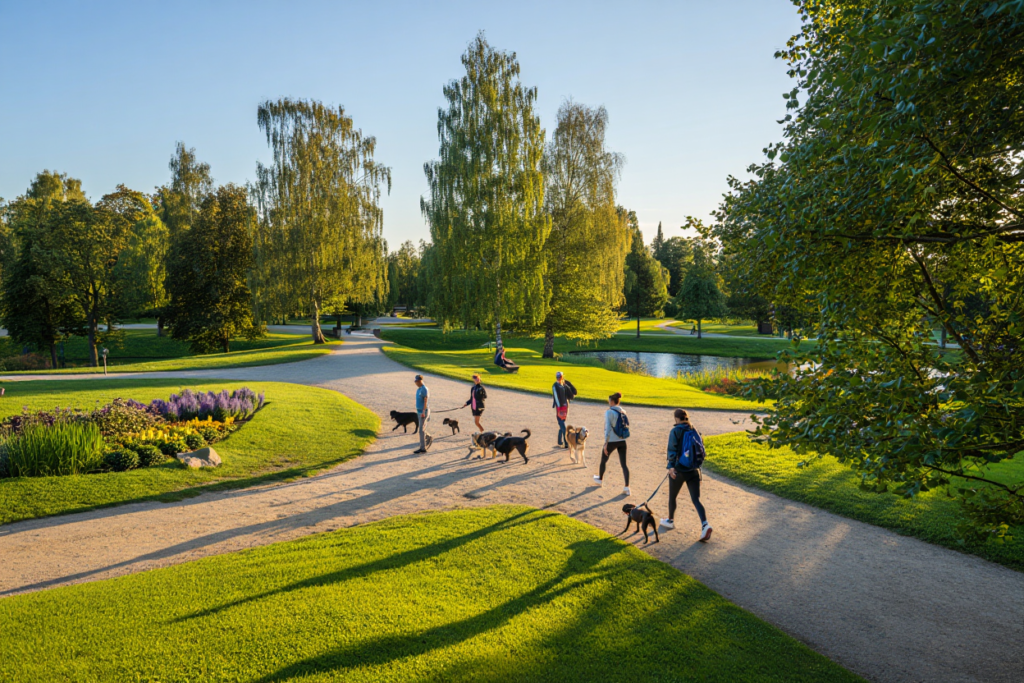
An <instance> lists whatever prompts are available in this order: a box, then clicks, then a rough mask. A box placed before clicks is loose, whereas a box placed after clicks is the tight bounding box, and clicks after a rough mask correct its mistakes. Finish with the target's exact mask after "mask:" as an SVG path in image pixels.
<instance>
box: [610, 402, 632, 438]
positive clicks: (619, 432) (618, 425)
mask: <svg viewBox="0 0 1024 683" xmlns="http://www.w3.org/2000/svg"><path fill="white" fill-rule="evenodd" d="M615 412H616V413H618V414H619V415H618V417H616V418H615V425H614V426H613V427H612V431H613V432H615V436H617V437H619V438H620V439H628V438H629V418H628V417H626V413H624V412H622V408H619V409H618V410H616V411H615Z"/></svg>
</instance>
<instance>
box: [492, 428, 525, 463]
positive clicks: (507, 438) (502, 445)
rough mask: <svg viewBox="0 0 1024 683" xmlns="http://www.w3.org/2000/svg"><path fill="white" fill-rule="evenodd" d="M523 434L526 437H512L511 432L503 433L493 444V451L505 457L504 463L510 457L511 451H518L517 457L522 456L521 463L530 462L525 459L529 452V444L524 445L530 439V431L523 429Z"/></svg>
mask: <svg viewBox="0 0 1024 683" xmlns="http://www.w3.org/2000/svg"><path fill="white" fill-rule="evenodd" d="M523 434H526V436H512V432H505V434H504V435H503V436H500V437H498V439H497V440H496V441H495V442H494V446H493V448H494V450H496V451H497V452H498V453H501V454H502V455H504V456H505V462H508V457H509V456H510V455H512V451H513V450H516V451H519V455H521V456H523V462H525V463H529V462H530V459H529V458H527V457H526V454H527V453H529V452H530V444H528V443H526V440H527V439H529V438H530V430H529V429H524V430H523Z"/></svg>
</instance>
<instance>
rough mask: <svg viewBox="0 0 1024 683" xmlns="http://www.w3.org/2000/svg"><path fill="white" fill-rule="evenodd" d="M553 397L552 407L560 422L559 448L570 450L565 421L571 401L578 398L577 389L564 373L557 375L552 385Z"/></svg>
mask: <svg viewBox="0 0 1024 683" xmlns="http://www.w3.org/2000/svg"><path fill="white" fill-rule="evenodd" d="M551 396H552V397H553V398H554V402H553V403H552V407H553V408H554V409H555V419H556V420H558V448H568V447H569V440H568V439H566V438H565V419H566V418H567V417H569V401H571V400H573V399H574V398H576V387H574V386H573V385H572V382H570V381H569V380H567V379H566V378H565V375H563V374H562V371H561V370H559V371H558V372H556V373H555V383H554V384H552V385H551Z"/></svg>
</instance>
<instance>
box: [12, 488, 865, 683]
mask: <svg viewBox="0 0 1024 683" xmlns="http://www.w3.org/2000/svg"><path fill="white" fill-rule="evenodd" d="M298 678H301V679H302V680H304V681H336V680H345V681H353V682H354V681H375V682H376V681H395V682H403V683H404V682H405V681H435V680H436V681H442V680H443V681H477V682H479V681H484V682H487V681H492V682H494V683H497V682H499V681H502V682H503V681H537V682H543V681H552V682H555V683H570V682H574V681H580V682H586V683H589V682H590V681H598V680H600V681H654V680H658V681H690V680H699V681H720V682H722V683H733V682H736V681H758V682H760V681H808V682H811V681H857V680H860V679H859V678H857V677H856V676H854V675H853V674H851V673H850V672H848V671H846V670H845V669H843V668H842V667H840V666H838V665H837V664H834V663H832V662H830V661H829V660H828V659H826V658H825V657H823V656H821V655H818V654H816V653H815V652H813V651H811V650H810V649H809V648H808V647H806V646H805V645H803V644H801V643H800V642H798V641H797V640H795V639H793V638H791V637H789V636H787V635H786V634H785V633H783V632H782V631H780V630H779V629H777V628H775V627H773V626H771V625H769V624H767V623H766V622H764V621H762V620H760V619H758V618H757V617H755V616H754V615H752V614H750V613H749V612H747V611H745V610H742V609H740V608H739V607H737V606H735V605H733V604H731V603H730V602H728V601H727V600H725V599H724V598H722V597H721V596H720V595H718V594H716V593H714V592H713V591H711V590H709V589H708V588H706V587H705V586H704V585H703V584H701V583H699V582H697V581H695V580H694V579H692V578H690V577H688V576H686V575H684V574H682V573H680V572H679V571H677V570H675V569H673V568H672V567H670V566H668V565H667V564H664V563H662V562H659V561H657V560H655V559H653V558H651V557H650V556H648V555H646V554H645V553H643V552H641V551H640V550H637V549H636V548H634V547H632V546H630V545H628V544H626V543H623V542H621V541H619V540H617V539H615V538H612V537H611V536H609V535H608V534H606V533H604V532H602V531H599V530H597V529H594V528H593V527H590V526H587V525H586V524H583V523H581V522H578V521H575V520H572V519H569V518H567V517H564V516H562V515H558V514H555V513H551V512H542V511H537V510H532V509H530V508H523V507H492V508H477V509H471V510H458V511H453V512H446V513H438V514H427V515H415V516H404V517H394V518H392V519H388V520H384V521H382V522H377V523H374V524H368V525H365V526H358V527H353V528H349V529H344V530H340V531H335V532H331V533H327V534H321V535H317V536H311V537H308V538H304V539H301V540H297V541H290V542H286V543H277V544H274V545H270V546H265V547H262V548H255V549H252V550H248V551H245V552H240V553H232V554H228V555H220V556H216V557H209V558H205V559H202V560H199V561H196V562H189V563H186V564H181V565H177V566H173V567H168V568H164V569H157V570H154V571H148V572H142V573H139V574H134V575H131V576H126V577H122V578H117V579H111V580H108V581H100V582H95V583H87V584H82V585H76V586H68V587H62V588H54V589H51V590H47V591H42V592H38V593H32V594H28V595H21V596H14V597H10V598H6V599H4V600H0V679H2V680H11V681H29V680H32V681H65V680H74V681H92V682H97V683H100V682H106V681H111V682H113V681H127V680H133V681H134V680H145V681H168V682H169V681H190V680H203V681H243V680H244V681H259V682H264V683H268V682H270V681H285V680H296V679H298Z"/></svg>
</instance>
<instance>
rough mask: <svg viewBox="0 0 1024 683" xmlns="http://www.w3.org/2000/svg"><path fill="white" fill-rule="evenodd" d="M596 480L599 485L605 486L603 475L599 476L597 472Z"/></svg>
mask: <svg viewBox="0 0 1024 683" xmlns="http://www.w3.org/2000/svg"><path fill="white" fill-rule="evenodd" d="M594 481H596V482H597V485H598V486H604V482H603V481H601V477H599V476H597V475H596V474H595V475H594Z"/></svg>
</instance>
